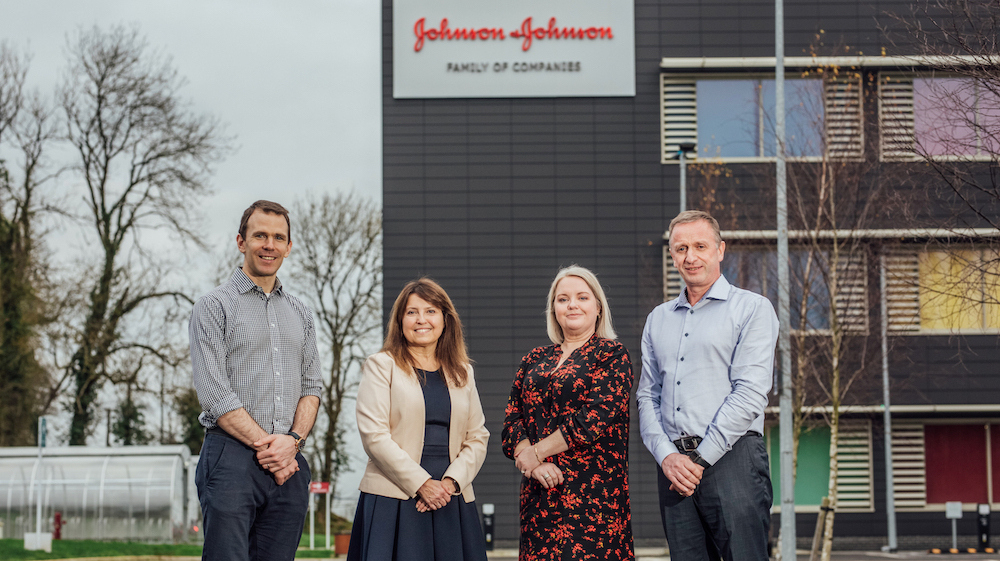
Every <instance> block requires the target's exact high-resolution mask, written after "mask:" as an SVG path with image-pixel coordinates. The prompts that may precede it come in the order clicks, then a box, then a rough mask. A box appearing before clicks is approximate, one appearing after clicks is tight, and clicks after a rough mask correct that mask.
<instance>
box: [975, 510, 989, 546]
mask: <svg viewBox="0 0 1000 561" xmlns="http://www.w3.org/2000/svg"><path fill="white" fill-rule="evenodd" d="M978 510H979V517H978V519H977V521H978V525H977V531H976V533H977V534H979V550H980V551H986V548H988V547H989V546H990V505H988V504H980V505H979V509H978Z"/></svg>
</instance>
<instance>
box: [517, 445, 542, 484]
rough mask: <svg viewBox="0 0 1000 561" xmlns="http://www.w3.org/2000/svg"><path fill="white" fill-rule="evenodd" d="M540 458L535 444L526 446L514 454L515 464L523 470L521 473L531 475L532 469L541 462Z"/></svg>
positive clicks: (526, 475)
mask: <svg viewBox="0 0 1000 561" xmlns="http://www.w3.org/2000/svg"><path fill="white" fill-rule="evenodd" d="M539 459H540V458H538V456H537V455H536V454H535V447H534V446H525V447H524V448H522V449H521V451H520V452H518V453H517V455H516V456H514V465H515V466H516V467H517V469H518V470H519V471H520V472H521V475H523V476H525V477H531V473H532V471H533V470H534V469H535V468H536V467H538V466H539V465H540V464H541V462H540V461H539Z"/></svg>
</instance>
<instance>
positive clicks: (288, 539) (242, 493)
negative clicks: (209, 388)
mask: <svg viewBox="0 0 1000 561" xmlns="http://www.w3.org/2000/svg"><path fill="white" fill-rule="evenodd" d="M296 459H297V460H298V462H299V471H298V473H296V474H295V475H293V476H292V477H291V478H290V479H289V480H288V481H286V482H285V483H284V485H278V484H277V483H275V481H274V478H273V477H272V476H271V475H270V473H269V472H267V471H266V470H264V468H263V467H261V466H260V464H258V463H257V458H256V452H254V450H253V449H251V448H248V447H247V446H245V445H244V444H243V443H242V442H240V441H238V440H236V439H234V438H231V437H228V436H223V435H220V434H212V433H209V434H206V435H205V443H204V444H203V445H202V447H201V457H200V458H199V460H198V468H197V471H196V472H195V483H196V484H197V486H198V500H199V501H200V502H201V512H202V515H203V518H204V520H203V523H204V527H205V548H204V550H203V551H202V557H201V558H202V559H203V560H205V561H272V560H273V561H283V560H287V561H292V560H293V559H295V550H296V549H297V548H298V546H299V539H300V538H301V537H302V526H303V525H304V524H305V518H306V508H307V507H308V506H309V479H310V473H309V465H308V464H307V463H306V460H305V458H304V457H302V454H298V455H296Z"/></svg>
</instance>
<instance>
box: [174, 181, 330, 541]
mask: <svg viewBox="0 0 1000 561" xmlns="http://www.w3.org/2000/svg"><path fill="white" fill-rule="evenodd" d="M236 245H237V247H238V248H239V250H240V252H241V253H242V254H243V266H242V267H240V268H239V269H236V270H235V271H234V272H233V274H232V276H231V277H230V278H229V281H228V282H226V283H225V284H223V285H221V286H219V287H216V288H215V289H214V290H213V291H212V292H210V293H208V294H207V295H205V296H203V297H202V298H201V299H200V300H198V303H197V304H195V306H194V310H193V311H192V312H191V323H190V327H189V333H190V337H191V363H192V367H193V368H192V371H193V377H194V385H195V389H197V391H198V399H199V401H200V402H201V406H202V414H201V416H200V417H199V420H200V421H201V424H202V425H203V426H204V427H205V429H206V435H205V443H204V445H203V446H202V449H201V457H200V458H199V460H198V468H197V471H196V473H195V482H196V483H197V486H198V498H199V500H200V502H201V509H202V514H203V516H204V527H205V547H204V550H203V553H202V559H206V560H213V561H214V560H232V561H247V560H260V561H264V560H268V561H270V560H286V559H287V560H291V559H294V557H295V550H296V548H297V547H298V544H299V539H300V537H301V535H302V526H303V523H304V521H305V513H306V507H307V505H308V497H309V493H308V486H309V479H310V477H309V465H308V464H307V463H306V460H305V458H304V457H303V456H302V454H301V453H299V452H300V451H301V450H302V447H303V445H304V443H305V439H306V436H307V435H308V434H309V431H310V430H311V429H312V426H313V422H314V421H315V420H316V411H317V409H318V408H319V395H320V390H321V389H322V379H321V377H320V371H319V367H320V365H319V360H318V358H317V350H316V331H315V327H314V325H313V315H312V311H311V310H310V309H309V308H308V307H307V306H306V305H305V304H303V303H302V302H301V301H300V300H299V299H297V298H295V297H294V296H291V295H289V294H287V293H286V292H285V291H284V289H283V288H282V286H281V281H279V280H278V277H277V274H278V269H280V268H281V263H282V261H283V260H284V259H285V258H286V257H288V255H289V253H291V250H292V238H291V221H290V220H289V218H288V211H287V210H285V208H284V207H283V206H281V205H279V204H278V203H273V202H270V201H257V202H255V203H254V204H252V205H250V208H248V209H246V211H245V212H244V213H243V218H242V220H241V221H240V229H239V233H238V234H237V235H236Z"/></svg>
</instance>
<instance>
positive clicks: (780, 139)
mask: <svg viewBox="0 0 1000 561" xmlns="http://www.w3.org/2000/svg"><path fill="white" fill-rule="evenodd" d="M774 54H775V61H774V98H775V109H774V112H775V115H774V117H775V136H776V139H775V140H776V142H775V151H776V156H777V158H776V162H775V164H776V165H775V170H774V171H775V179H776V190H777V207H778V208H777V229H778V323H779V326H780V327H779V335H778V357H779V362H780V369H781V395H780V397H779V409H780V414H781V419H780V421H781V423H780V427H781V558H782V559H784V560H786V561H787V560H791V561H794V560H795V537H796V536H795V474H794V473H793V470H794V466H793V462H792V445H793V443H792V436H793V435H792V357H791V347H792V345H791V338H790V337H791V334H790V331H789V326H790V324H791V298H790V294H789V290H790V289H791V286H790V284H789V272H788V200H787V192H786V189H787V187H786V185H785V13H784V5H783V3H782V0H775V2H774Z"/></svg>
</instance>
